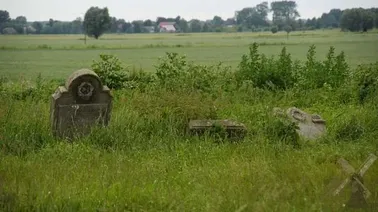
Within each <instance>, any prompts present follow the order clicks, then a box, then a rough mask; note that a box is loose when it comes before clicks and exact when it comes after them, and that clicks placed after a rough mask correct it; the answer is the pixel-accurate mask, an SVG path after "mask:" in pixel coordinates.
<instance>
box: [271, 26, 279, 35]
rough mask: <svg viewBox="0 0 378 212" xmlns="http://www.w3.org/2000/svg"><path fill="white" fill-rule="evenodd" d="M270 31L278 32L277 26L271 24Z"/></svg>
mask: <svg viewBox="0 0 378 212" xmlns="http://www.w3.org/2000/svg"><path fill="white" fill-rule="evenodd" d="M270 31H271V32H272V33H273V34H276V33H277V32H278V27H277V26H273V27H272V28H271V29H270Z"/></svg>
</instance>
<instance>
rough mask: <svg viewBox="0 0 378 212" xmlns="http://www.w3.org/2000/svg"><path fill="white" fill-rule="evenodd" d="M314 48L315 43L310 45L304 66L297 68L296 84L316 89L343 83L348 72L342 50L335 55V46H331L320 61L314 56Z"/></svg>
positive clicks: (333, 86) (337, 85) (335, 86)
mask: <svg viewBox="0 0 378 212" xmlns="http://www.w3.org/2000/svg"><path fill="white" fill-rule="evenodd" d="M315 49H316V48H315V45H312V46H310V49H309V50H308V52H307V61H306V63H305V65H304V67H303V68H302V69H298V71H299V72H298V73H297V78H298V85H299V86H300V87H301V88H306V89H316V88H322V87H324V86H330V87H331V88H337V87H340V86H341V85H343V84H344V83H345V82H346V79H347V78H348V77H349V74H350V72H349V67H348V65H347V63H346V61H345V54H344V52H341V53H340V54H339V55H337V56H335V48H334V47H333V46H331V47H330V49H329V51H328V54H327V58H326V60H325V61H323V62H320V61H317V60H316V58H315V54H316V51H315Z"/></svg>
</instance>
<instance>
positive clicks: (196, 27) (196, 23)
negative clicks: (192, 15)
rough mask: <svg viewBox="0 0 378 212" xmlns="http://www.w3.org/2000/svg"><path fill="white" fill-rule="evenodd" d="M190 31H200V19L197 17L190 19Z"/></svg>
mask: <svg viewBox="0 0 378 212" xmlns="http://www.w3.org/2000/svg"><path fill="white" fill-rule="evenodd" d="M190 31H192V32H201V31H202V25H201V21H200V20H198V19H193V20H191V21H190Z"/></svg>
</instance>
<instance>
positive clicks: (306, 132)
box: [273, 107, 326, 140]
mask: <svg viewBox="0 0 378 212" xmlns="http://www.w3.org/2000/svg"><path fill="white" fill-rule="evenodd" d="M273 113H274V115H276V116H279V117H284V118H288V119H289V120H290V121H292V122H295V123H297V125H298V127H299V129H298V130H297V133H298V134H299V135H300V136H301V137H303V138H306V139H309V140H315V139H318V138H320V137H321V136H323V135H324V134H325V133H326V121H325V120H324V119H323V118H322V117H321V116H320V115H318V114H308V113H306V112H304V111H302V110H300V109H298V108H295V107H291V108H289V109H288V110H287V111H286V114H285V113H284V111H283V110H282V109H280V108H274V109H273Z"/></svg>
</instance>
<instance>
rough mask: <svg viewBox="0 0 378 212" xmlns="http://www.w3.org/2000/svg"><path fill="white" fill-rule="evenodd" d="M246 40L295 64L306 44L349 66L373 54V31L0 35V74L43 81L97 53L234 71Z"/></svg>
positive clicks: (145, 64) (143, 63) (148, 65)
mask: <svg viewBox="0 0 378 212" xmlns="http://www.w3.org/2000/svg"><path fill="white" fill-rule="evenodd" d="M252 42H258V43H259V44H260V51H261V52H262V53H264V54H267V55H276V54H278V53H279V51H280V50H281V48H282V47H283V46H287V48H288V51H289V52H290V53H291V54H292V56H293V58H295V59H299V60H304V59H306V53H307V50H308V48H309V46H310V45H312V44H314V45H316V47H317V56H318V57H319V58H321V59H323V58H324V56H325V55H326V53H327V51H328V49H329V46H330V45H333V46H334V47H335V48H336V50H338V51H344V52H345V53H346V56H347V60H348V63H349V64H350V65H351V66H357V65H359V64H361V63H370V62H376V60H377V55H378V45H377V43H378V37H377V33H376V32H372V33H369V34H361V33H340V32H339V31H337V30H325V31H309V32H293V33H291V35H290V37H289V39H287V37H286V33H282V32H280V33H277V34H272V33H271V32H261V33H200V34H188V35H187V34H168V35H166V34H140V35H137V34H127V35H125V34H122V35H105V36H103V37H101V38H100V40H88V41H87V44H86V45H85V44H84V41H83V36H82V35H46V36H39V35H28V36H24V35H19V36H0V52H1V55H0V75H2V76H7V77H9V78H11V79H19V78H20V77H26V78H31V77H35V76H36V75H37V74H38V73H41V74H42V76H43V77H46V78H55V79H60V78H65V77H66V76H67V75H69V74H70V73H71V72H72V71H75V70H77V69H80V68H87V67H89V66H90V65H91V63H92V60H94V59H97V58H98V55H99V54H101V53H107V54H115V55H117V57H118V58H119V59H120V60H121V61H122V62H124V63H125V64H126V65H127V66H131V67H134V68H136V69H140V68H142V69H144V70H146V71H154V65H155V64H156V63H157V62H158V61H157V59H158V57H161V56H163V55H164V54H165V52H171V51H174V52H177V53H180V54H186V55H187V57H188V59H189V60H192V61H195V62H196V63H199V64H213V63H217V62H220V61H221V62H223V63H225V64H227V65H230V66H232V67H234V68H236V66H237V65H238V63H239V62H240V57H241V55H242V54H244V53H245V52H246V49H248V45H249V44H250V43H252Z"/></svg>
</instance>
